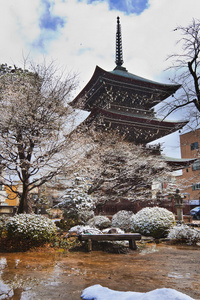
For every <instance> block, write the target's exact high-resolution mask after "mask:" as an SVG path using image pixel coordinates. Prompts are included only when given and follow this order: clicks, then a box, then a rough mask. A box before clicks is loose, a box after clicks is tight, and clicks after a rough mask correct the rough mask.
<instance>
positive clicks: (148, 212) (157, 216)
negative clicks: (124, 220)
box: [130, 206, 175, 238]
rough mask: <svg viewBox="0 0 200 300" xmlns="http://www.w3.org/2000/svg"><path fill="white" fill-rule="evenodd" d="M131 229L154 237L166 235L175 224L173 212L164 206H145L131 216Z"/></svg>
mask: <svg viewBox="0 0 200 300" xmlns="http://www.w3.org/2000/svg"><path fill="white" fill-rule="evenodd" d="M130 222H131V229H132V230H133V231H134V232H138V233H141V234H142V235H146V236H152V237H154V238H161V237H165V236H166V235H167V233H168V231H169V229H170V228H172V227H173V226H174V225H175V217H174V215H173V213H172V212H170V211H168V210H167V209H165V208H162V207H157V206H156V207H145V208H143V209H141V210H140V211H139V212H137V213H136V214H135V215H133V216H132V217H131V220H130Z"/></svg>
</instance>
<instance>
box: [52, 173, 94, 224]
mask: <svg viewBox="0 0 200 300" xmlns="http://www.w3.org/2000/svg"><path fill="white" fill-rule="evenodd" d="M87 190H88V187H87V182H86V181H85V180H84V178H80V177H76V178H75V179H74V180H72V181H71V185H70V187H68V188H67V189H66V190H65V194H64V195H63V196H62V197H61V199H60V203H59V204H58V205H57V206H58V207H59V208H61V209H63V210H64V213H63V216H64V218H65V219H66V220H69V219H70V220H73V222H74V224H85V223H86V222H87V221H88V220H89V219H90V218H92V217H93V216H94V208H95V200H94V199H93V198H92V197H91V196H90V195H88V193H87Z"/></svg>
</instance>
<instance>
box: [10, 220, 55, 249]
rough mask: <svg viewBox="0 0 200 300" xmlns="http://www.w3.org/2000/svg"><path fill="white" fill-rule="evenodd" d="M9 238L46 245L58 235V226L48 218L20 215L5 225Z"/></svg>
mask: <svg viewBox="0 0 200 300" xmlns="http://www.w3.org/2000/svg"><path fill="white" fill-rule="evenodd" d="M5 228H6V230H7V237H8V238H9V239H18V240H20V241H26V242H31V243H36V244H37V243H45V242H48V241H50V240H51V238H52V237H54V236H55V234H56V231H57V229H56V225H55V224H54V222H53V221H52V220H50V219H48V218H47V217H44V216H42V215H35V214H19V215H15V216H14V217H11V218H10V219H9V220H8V221H7V222H6V225H5Z"/></svg>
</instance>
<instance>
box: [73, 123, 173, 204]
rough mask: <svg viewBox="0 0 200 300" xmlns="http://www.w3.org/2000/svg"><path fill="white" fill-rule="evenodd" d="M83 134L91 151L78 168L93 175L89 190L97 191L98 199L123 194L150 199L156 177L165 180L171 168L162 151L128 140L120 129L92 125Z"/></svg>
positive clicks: (124, 195) (113, 197)
mask: <svg viewBox="0 0 200 300" xmlns="http://www.w3.org/2000/svg"><path fill="white" fill-rule="evenodd" d="M81 138H82V139H85V140H86V141H87V142H85V147H87V151H86V155H85V157H81V159H80V163H79V164H77V165H76V170H77V169H78V168H79V174H81V172H83V173H84V174H85V175H86V176H87V177H88V178H90V180H91V182H92V185H91V187H90V188H89V190H88V193H89V194H94V196H95V198H96V199H97V200H98V203H104V202H105V201H107V200H111V201H112V200H116V199H123V198H124V199H126V200H130V201H137V200H144V201H145V200H150V199H151V185H152V182H153V181H154V180H155V178H157V180H160V181H162V180H164V178H165V176H166V175H167V174H168V173H169V171H170V169H169V167H168V166H167V164H166V163H165V162H164V161H163V158H162V157H161V156H160V155H153V154H151V151H150V150H147V149H146V148H144V147H143V146H140V145H135V144H133V143H132V142H128V141H126V140H125V139H124V138H123V137H121V136H119V135H118V134H117V133H116V132H109V133H107V132H105V131H104V132H103V131H102V132H96V131H92V129H91V128H90V130H89V131H88V132H86V134H85V135H82V137H81ZM80 142H81V141H80Z"/></svg>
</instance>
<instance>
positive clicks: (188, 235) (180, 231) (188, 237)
mask: <svg viewBox="0 0 200 300" xmlns="http://www.w3.org/2000/svg"><path fill="white" fill-rule="evenodd" d="M168 238H169V239H170V240H172V241H174V242H177V243H187V244H196V243H198V242H200V231H199V230H198V229H195V228H191V227H189V226H187V225H184V224H183V225H178V226H174V227H173V228H171V229H170V231H169V234H168Z"/></svg>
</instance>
